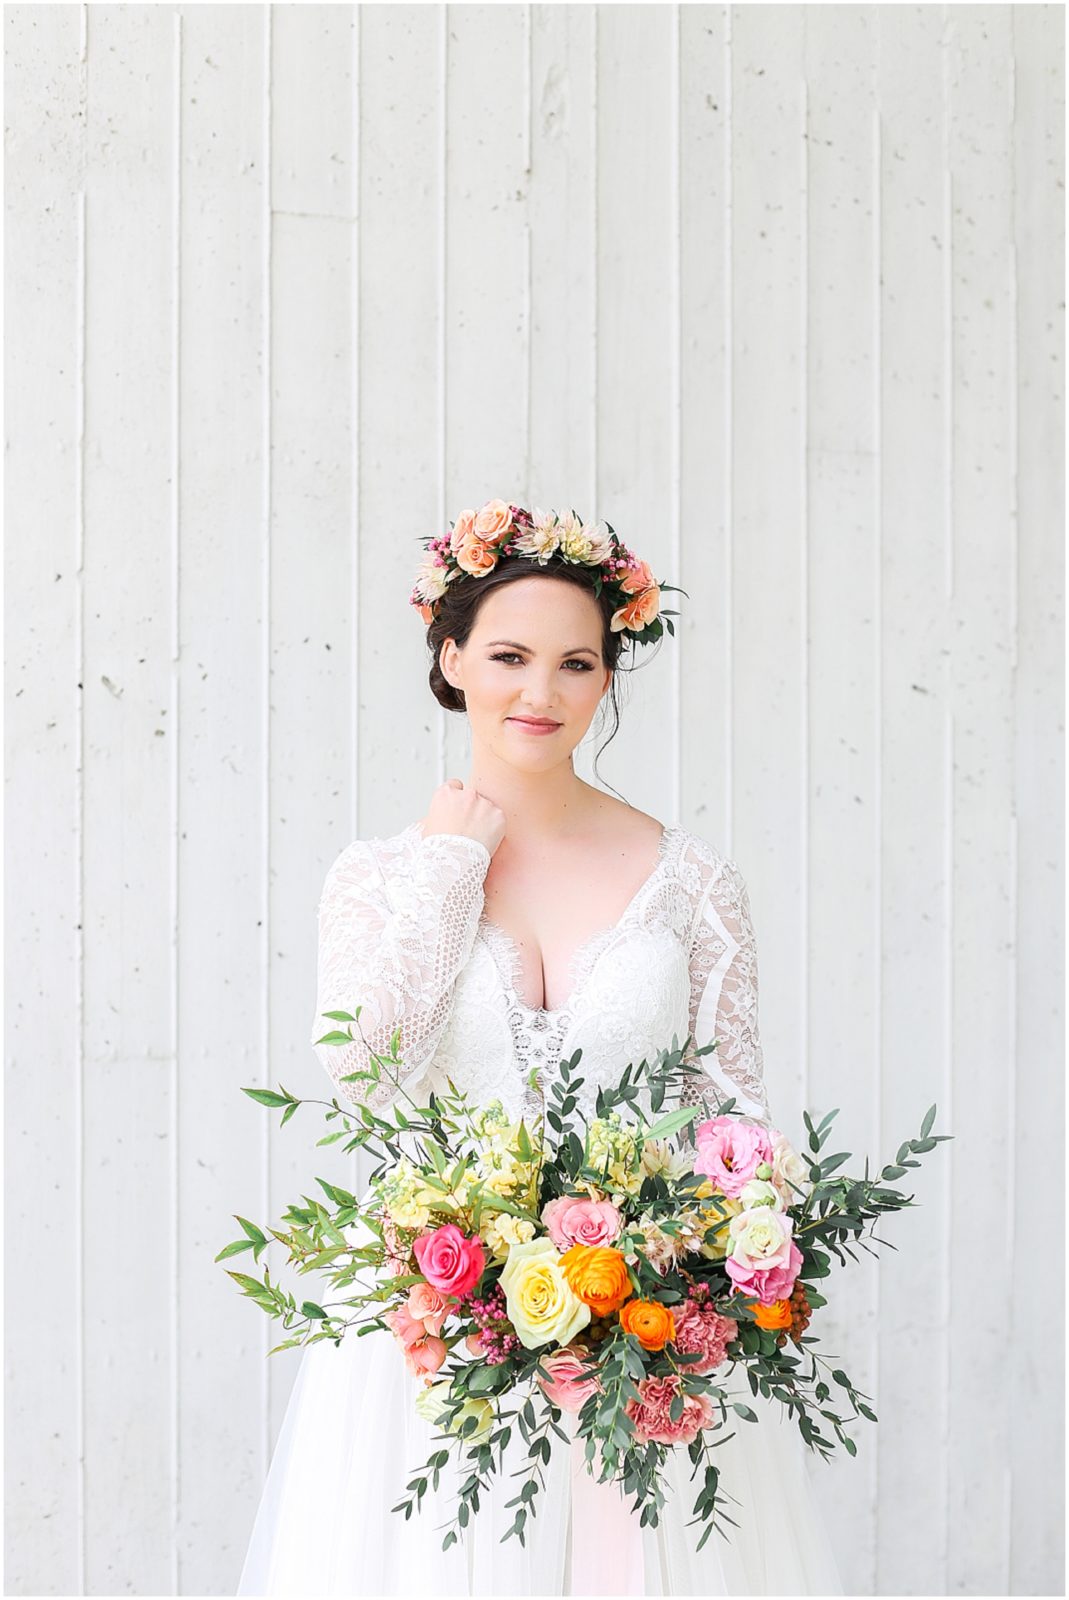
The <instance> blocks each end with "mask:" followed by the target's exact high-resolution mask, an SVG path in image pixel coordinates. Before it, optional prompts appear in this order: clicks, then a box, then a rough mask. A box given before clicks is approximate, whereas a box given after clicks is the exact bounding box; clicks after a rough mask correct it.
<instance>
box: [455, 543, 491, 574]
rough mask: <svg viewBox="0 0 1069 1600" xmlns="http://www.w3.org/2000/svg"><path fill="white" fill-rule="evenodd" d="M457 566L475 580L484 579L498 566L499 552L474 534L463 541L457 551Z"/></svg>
mask: <svg viewBox="0 0 1069 1600" xmlns="http://www.w3.org/2000/svg"><path fill="white" fill-rule="evenodd" d="M456 558H457V566H458V567H459V568H460V569H461V571H462V572H466V573H468V574H469V575H470V576H471V577H473V578H484V577H485V576H486V574H487V573H488V572H492V571H493V570H494V568H495V567H496V566H497V551H496V550H495V549H494V547H493V545H489V544H484V543H483V541H482V540H481V539H480V538H478V537H477V536H476V535H475V534H474V533H472V534H469V535H468V537H467V538H466V539H463V540H462V541H461V543H460V546H459V547H458V549H457V551H456Z"/></svg>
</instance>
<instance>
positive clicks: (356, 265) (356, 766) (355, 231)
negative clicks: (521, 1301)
mask: <svg viewBox="0 0 1069 1600" xmlns="http://www.w3.org/2000/svg"><path fill="white" fill-rule="evenodd" d="M362 18H363V12H362V8H361V7H360V6H352V7H350V14H349V33H350V42H349V70H350V83H351V85H352V90H351V96H350V100H351V103H350V106H349V138H350V143H351V152H352V159H351V171H352V178H351V181H350V183H351V186H350V192H349V215H350V216H351V217H352V218H353V219H354V221H353V228H352V230H351V231H350V235H349V237H350V240H351V244H350V309H349V318H350V328H351V330H352V339H351V342H350V364H351V365H350V374H349V382H350V402H351V404H350V415H351V417H352V419H353V420H352V435H351V438H352V460H351V462H350V471H351V473H352V477H351V480H350V482H351V490H350V495H351V506H350V517H351V525H350V532H349V543H350V550H351V554H352V565H351V568H350V572H351V582H350V599H349V618H350V627H349V637H350V640H351V646H350V648H351V650H352V668H351V671H350V673H349V684H350V696H351V698H350V703H349V730H350V731H349V821H350V832H349V837H350V838H352V839H362V838H363V837H364V816H363V809H362V807H361V804H360V682H361V672H360V665H361V646H362V636H363V628H362V617H361V612H360V575H361V565H360V555H361V547H360V530H361V526H362V521H363V519H362V516H361V512H362V510H363V505H362V486H363V474H362V470H361V468H362V455H361V439H362V436H363V427H362V422H361V399H362V388H361V376H362V374H361V365H360V327H361V322H360V287H361V284H362V283H363V277H364V274H363V238H364V213H363V206H362V189H363V160H362V156H363V143H362V140H361V137H360V130H361V126H362V123H363V116H364V113H363V96H362V93H361V85H362V83H363V79H362V77H361V67H362V61H363V39H364V35H363V25H362ZM363 1167H364V1159H363V1155H362V1152H361V1151H359V1150H353V1151H351V1152H350V1155H349V1174H350V1182H351V1183H352V1185H353V1193H354V1194H361V1193H362V1192H363V1188H364V1177H363Z"/></svg>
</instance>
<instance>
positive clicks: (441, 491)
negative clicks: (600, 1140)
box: [437, 5, 449, 784]
mask: <svg viewBox="0 0 1069 1600" xmlns="http://www.w3.org/2000/svg"><path fill="white" fill-rule="evenodd" d="M448 184H449V16H448V7H447V6H445V5H440V6H439V7H438V515H437V522H438V527H439V529H440V530H441V532H443V533H444V532H445V527H446V520H447V516H448V513H447V511H446V502H445V495H446V453H445V452H446V437H447V431H448V430H447V427H446V415H445V407H446V354H447V349H448V344H447V340H446V326H445V319H446V295H447V293H448V287H449V284H448V260H447V257H448V238H447V230H448V227H449V196H448ZM437 715H438V722H437V731H438V762H437V766H438V782H439V784H442V783H444V782H445V758H446V743H447V737H448V736H447V730H446V717H447V715H448V713H447V711H446V709H445V707H444V706H442V705H439V707H438V713H437Z"/></svg>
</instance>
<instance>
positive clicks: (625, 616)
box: [609, 588, 661, 633]
mask: <svg viewBox="0 0 1069 1600" xmlns="http://www.w3.org/2000/svg"><path fill="white" fill-rule="evenodd" d="M660 609H661V591H660V589H657V588H653V589H644V590H643V591H642V593H641V594H637V595H636V596H635V598H634V599H633V600H629V601H628V602H627V604H626V606H621V607H620V609H619V610H618V611H614V612H613V614H612V620H611V621H610V623H609V627H610V629H611V631H612V632H613V633H619V632H620V630H621V628H632V629H633V630H634V631H635V632H636V633H639V632H641V630H642V629H643V628H644V627H645V626H646V624H647V623H648V622H652V621H653V619H654V617H655V616H656V615H657V613H658V612H659V611H660Z"/></svg>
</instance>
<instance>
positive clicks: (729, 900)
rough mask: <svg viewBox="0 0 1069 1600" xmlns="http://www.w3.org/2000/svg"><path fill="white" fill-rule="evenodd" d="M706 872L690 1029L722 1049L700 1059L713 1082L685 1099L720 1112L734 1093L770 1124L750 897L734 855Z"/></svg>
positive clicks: (693, 951) (693, 948) (707, 865)
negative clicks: (758, 1019) (719, 1107)
mask: <svg viewBox="0 0 1069 1600" xmlns="http://www.w3.org/2000/svg"><path fill="white" fill-rule="evenodd" d="M702 870H703V877H704V878H705V883H704V888H703V890H702V893H701V896H700V901H699V905H698V912H697V916H696V917H695V921H694V925H693V928H692V932H691V942H690V1031H691V1033H692V1034H693V1035H694V1039H695V1043H696V1044H698V1045H706V1044H710V1043H711V1042H712V1041H713V1040H714V1039H715V1040H716V1041H717V1047H716V1049H715V1050H713V1051H710V1052H709V1053H708V1054H707V1055H704V1056H700V1057H698V1060H699V1062H700V1063H701V1065H702V1066H703V1067H704V1069H705V1071H706V1073H707V1074H708V1076H709V1078H710V1079H711V1084H710V1088H709V1089H705V1088H704V1087H703V1086H702V1085H701V1084H700V1083H697V1082H696V1083H695V1084H694V1094H693V1096H690V1095H688V1092H684V1095H683V1099H684V1102H685V1103H691V1101H692V1099H693V1098H699V1099H700V1100H701V1102H702V1104H703V1105H705V1106H706V1107H707V1108H708V1109H709V1111H710V1113H711V1114H713V1115H715V1113H716V1109H717V1105H718V1103H719V1100H723V1099H726V1098H727V1096H728V1095H734V1097H735V1100H736V1103H737V1106H738V1109H739V1110H741V1111H743V1112H745V1114H746V1115H747V1116H749V1117H751V1118H752V1119H753V1120H754V1121H755V1122H761V1123H763V1124H764V1125H765V1126H766V1127H770V1126H771V1116H770V1113H769V1108H768V1099H767V1095H766V1091H765V1081H764V1058H763V1055H762V1051H761V1042H760V1037H759V1034H758V1026H757V946H756V942H755V940H754V930H753V921H752V919H751V916H750V899H749V895H748V893H747V890H746V884H745V882H744V880H743V876H742V873H741V872H740V871H739V869H738V867H737V866H736V865H735V863H734V861H727V860H723V859H720V858H717V859H714V860H711V861H707V862H704V863H703V867H702ZM689 1087H690V1086H688V1090H689ZM710 1090H711V1091H712V1092H710ZM718 1097H719V1098H718Z"/></svg>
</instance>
